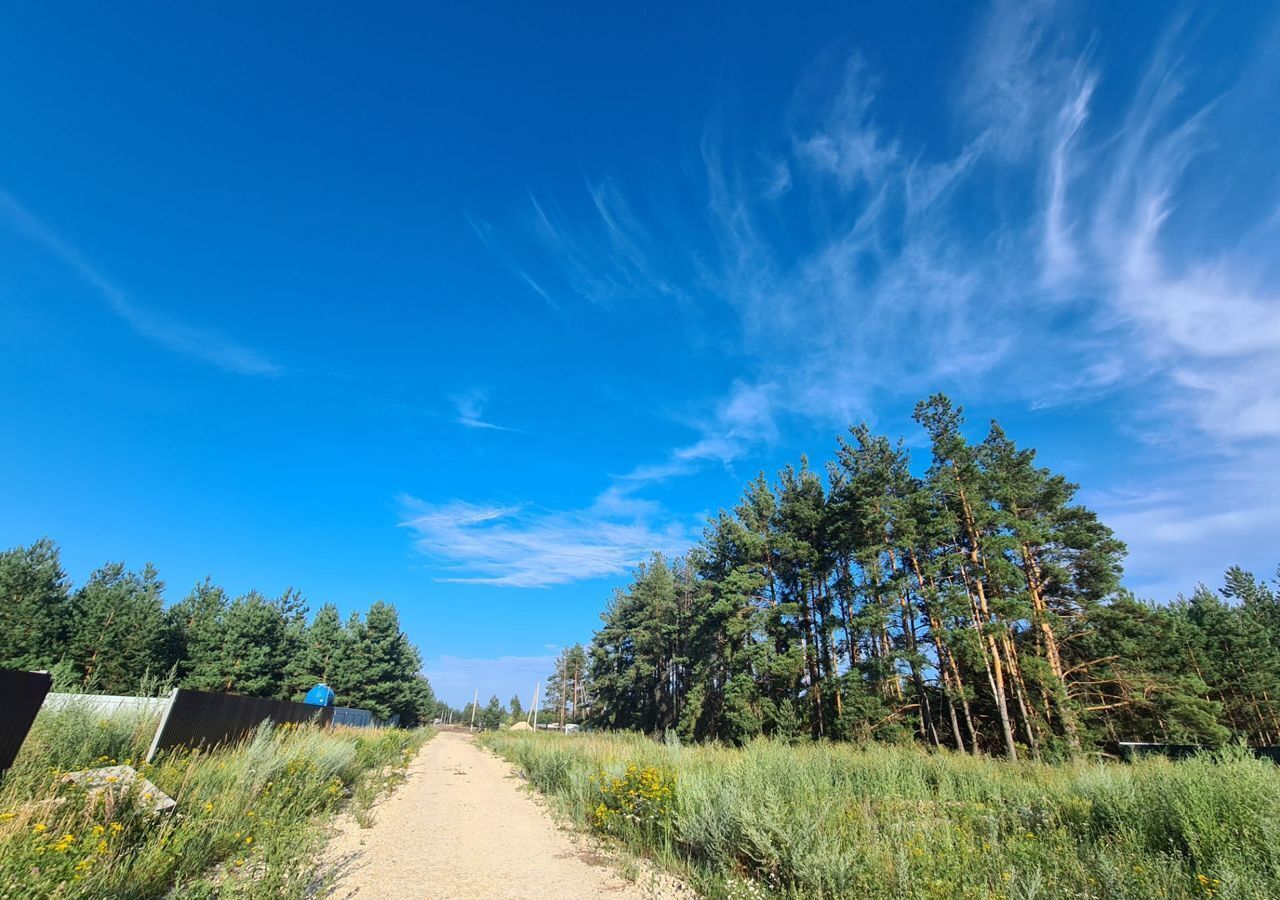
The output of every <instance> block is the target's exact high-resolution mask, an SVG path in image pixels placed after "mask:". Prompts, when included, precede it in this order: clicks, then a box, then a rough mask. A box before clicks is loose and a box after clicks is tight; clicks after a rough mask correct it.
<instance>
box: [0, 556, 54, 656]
mask: <svg viewBox="0 0 1280 900" xmlns="http://www.w3.org/2000/svg"><path fill="white" fill-rule="evenodd" d="M69 590H70V580H69V579H68V578H67V574H66V572H64V571H63V569H62V563H61V560H60V554H59V551H58V546H57V545H56V544H55V543H53V541H51V540H49V539H48V538H41V539H40V540H38V541H36V542H35V543H33V544H31V545H30V546H28V547H15V548H14V549H12V550H6V551H4V552H3V553H0V668H11V669H50V668H52V667H53V666H54V664H55V663H57V662H58V661H59V660H61V659H62V658H63V656H64V655H65V654H66V652H67V639H68V637H69V636H70V633H71V597H70V593H69Z"/></svg>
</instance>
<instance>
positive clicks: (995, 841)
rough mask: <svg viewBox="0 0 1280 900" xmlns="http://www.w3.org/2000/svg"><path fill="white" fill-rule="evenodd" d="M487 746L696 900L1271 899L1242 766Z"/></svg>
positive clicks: (1263, 767) (530, 743)
mask: <svg viewBox="0 0 1280 900" xmlns="http://www.w3.org/2000/svg"><path fill="white" fill-rule="evenodd" d="M482 740H483V742H484V743H485V744H487V745H488V746H489V747H491V748H492V749H494V750H495V751H497V752H498V753H500V754H501V755H503V756H505V757H506V758H508V759H510V760H511V761H512V762H514V763H515V764H516V765H517V766H518V767H520V768H521V769H522V770H523V771H524V772H525V774H526V775H527V776H528V778H529V780H530V783H531V784H532V785H533V786H534V787H536V788H537V789H538V790H540V791H543V792H545V793H547V794H549V795H551V796H553V797H555V798H557V799H558V800H559V801H560V804H561V805H562V807H563V809H564V810H565V811H566V812H567V813H568V814H569V815H570V816H571V817H572V818H573V819H574V821H575V822H577V823H578V824H579V825H581V826H582V827H585V828H594V829H596V830H599V831H604V832H607V833H609V834H611V835H613V836H615V837H616V838H618V839H619V840H621V841H622V842H623V843H625V844H626V845H628V846H629V847H630V848H632V849H633V850H635V851H637V852H639V853H642V854H645V855H648V856H650V857H652V858H654V859H656V860H657V861H658V862H659V863H662V864H665V865H667V866H669V867H671V868H673V869H675V870H676V871H678V872H680V873H681V874H683V875H684V876H685V877H687V878H688V879H689V880H690V882H691V883H692V884H693V885H694V886H695V887H697V888H698V889H699V890H700V891H701V892H702V893H704V894H706V895H708V896H711V897H753V896H766V895H767V896H787V897H859V898H863V897H865V898H881V897H883V898H913V900H914V898H937V900H944V898H945V900H950V898H1005V900H1057V898H1064V900H1065V898H1071V900H1091V898H1107V900H1111V898H1117V900H1120V898H1126V900H1138V898H1142V900H1147V898H1168V900H1191V898H1201V900H1203V898H1209V897H1214V898H1219V900H1232V898H1241V900H1243V898H1248V900H1274V898H1276V897H1280V768H1277V767H1276V766H1275V765H1274V764H1272V763H1269V762H1262V761H1259V760H1256V759H1253V758H1251V757H1248V756H1246V755H1245V754H1244V753H1225V754H1222V755H1220V756H1216V757H1213V758H1198V759H1193V760H1186V761H1181V762H1170V761H1167V760H1163V759H1148V760H1142V761H1140V762H1138V763H1135V764H1133V765H1123V764H1104V763H1099V762H1095V761H1080V762H1075V763H1071V764H1063V765H1049V764H1044V765H1041V764H1033V763H1020V764H1011V763H1008V762H1005V761H1001V760H993V759H979V758H973V757H968V756H961V755H957V754H951V753H937V754H929V753H926V752H924V751H922V750H916V749H911V748H905V749H904V748H895V747H887V746H881V745H872V746H867V747H861V748H859V747H854V746H850V745H831V744H811V745H802V746H788V745H784V744H780V743H771V742H767V741H760V742H758V743H754V744H751V745H749V746H747V747H746V748H744V749H730V748H725V747H715V746H697V747H679V746H668V745H664V744H660V743H657V742H654V741H651V740H647V739H644V738H642V737H638V736H626V735H570V736H561V735H544V734H511V733H506V732H500V733H496V734H491V735H486V736H484V737H483V738H482ZM663 784H668V785H670V786H671V787H670V792H669V795H663V794H662V792H661V789H660V788H659V787H657V786H658V785H663Z"/></svg>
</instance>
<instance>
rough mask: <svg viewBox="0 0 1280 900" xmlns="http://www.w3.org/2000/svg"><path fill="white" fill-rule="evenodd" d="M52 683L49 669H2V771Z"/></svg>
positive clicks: (18, 745) (0, 690) (25, 735)
mask: <svg viewBox="0 0 1280 900" xmlns="http://www.w3.org/2000/svg"><path fill="white" fill-rule="evenodd" d="M52 684H53V676H52V675H50V674H49V673H48V672H16V671H14V670H13V669H0V773H2V772H5V771H7V770H8V768H9V767H10V766H12V765H13V761H14V760H15V759H16V758H17V756H18V750H19V749H20V748H21V747H22V742H23V741H25V740H26V739H27V732H28V731H30V730H31V723H32V722H34V721H35V720H36V713H38V712H40V704H41V703H43V702H44V697H45V694H47V693H49V687H50V685H52Z"/></svg>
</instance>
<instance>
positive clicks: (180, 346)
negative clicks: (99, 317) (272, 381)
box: [0, 191, 285, 376]
mask: <svg viewBox="0 0 1280 900" xmlns="http://www.w3.org/2000/svg"><path fill="white" fill-rule="evenodd" d="M0 219H3V220H4V221H5V222H6V224H8V225H9V227H10V228H12V229H13V230H14V231H16V232H17V233H19V234H21V235H22V236H24V237H26V238H27V239H29V240H31V241H33V242H35V243H37V244H39V245H40V246H42V247H44V249H45V250H47V251H49V252H50V253H52V254H53V255H54V256H55V257H57V258H58V259H59V260H60V261H62V262H63V263H64V264H66V265H67V266H68V267H69V268H70V269H71V270H72V271H73V272H74V273H75V274H76V275H77V276H78V277H79V278H80V280H81V281H83V282H85V283H86V284H87V285H89V286H90V287H91V288H93V289H94V290H95V291H96V292H97V293H98V295H99V296H100V297H101V298H102V300H103V302H104V303H105V304H106V306H107V308H108V309H109V310H111V312H113V313H114V314H115V315H117V316H119V317H120V318H121V319H123V320H124V321H125V322H127V323H128V324H129V326H130V327H131V328H132V329H133V330H134V331H135V332H136V333H137V334H139V335H141V336H142V337H144V338H147V339H148V340H151V341H154V342H156V343H158V344H160V345H162V346H164V347H167V348H168V349H170V350H172V351H174V352H176V353H180V354H182V355H184V356H190V357H192V358H194V359H198V360H201V361H203V362H207V363H210V364H212V365H215V366H217V367H218V368H220V369H225V370H226V371H228V372H235V373H236V374H239V375H260V376H273V375H281V374H283V373H284V371H285V369H284V367H283V366H281V365H280V364H279V363H277V362H275V361H274V360H272V359H270V358H269V357H267V356H265V355H263V354H262V353H259V352H258V351H256V350H251V349H249V348H248V347H244V346H242V345H240V344H237V343H235V342H233V341H231V340H228V339H227V338H225V337H223V336H222V335H220V334H218V333H217V332H215V331H211V330H209V329H205V328H197V327H194V326H191V325H187V324H185V323H182V322H178V321H176V320H174V319H172V318H170V317H167V316H165V315H162V314H160V313H156V312H154V311H151V310H147V309H144V308H143V307H141V306H139V305H138V304H137V303H135V302H134V301H133V300H131V299H129V297H127V296H126V295H125V293H124V291H122V290H120V288H118V287H116V286H115V285H114V284H112V283H111V282H110V281H109V280H108V279H107V278H106V277H105V276H104V275H103V274H102V273H101V272H100V271H99V270H98V269H97V268H96V267H95V266H94V265H92V264H91V263H90V262H89V261H88V260H87V259H86V258H85V257H84V255H83V254H82V253H81V252H80V251H79V249H77V248H76V247H75V246H74V245H73V244H71V243H69V242H68V241H67V240H66V239H65V238H63V237H62V236H61V235H60V234H58V233H57V232H56V231H54V230H53V228H51V227H50V226H49V225H48V224H46V223H45V222H44V221H42V220H41V219H39V218H38V217H37V216H36V215H35V214H33V213H31V212H30V211H28V210H27V209H26V208H25V207H24V206H22V205H21V204H20V203H18V201H17V200H15V199H14V198H13V197H12V196H10V195H9V194H8V193H7V192H5V191H0Z"/></svg>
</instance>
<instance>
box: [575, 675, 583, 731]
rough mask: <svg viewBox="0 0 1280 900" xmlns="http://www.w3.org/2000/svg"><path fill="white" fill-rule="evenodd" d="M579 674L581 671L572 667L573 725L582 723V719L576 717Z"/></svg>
mask: <svg viewBox="0 0 1280 900" xmlns="http://www.w3.org/2000/svg"><path fill="white" fill-rule="evenodd" d="M580 674H581V670H580V669H579V668H578V667H577V666H574V667H573V721H574V722H575V723H577V722H581V721H582V717H581V716H579V715H578V676H579V675H580Z"/></svg>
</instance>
